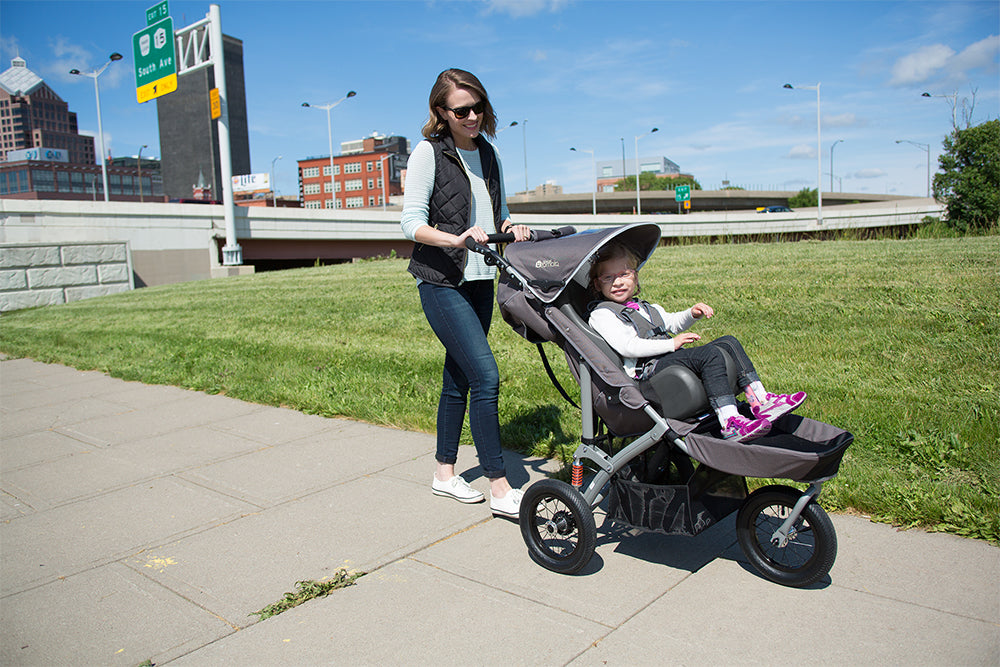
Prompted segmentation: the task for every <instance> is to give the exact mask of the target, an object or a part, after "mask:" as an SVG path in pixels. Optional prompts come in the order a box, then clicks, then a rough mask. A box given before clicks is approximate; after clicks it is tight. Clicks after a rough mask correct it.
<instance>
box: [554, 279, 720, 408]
mask: <svg viewBox="0 0 1000 667" xmlns="http://www.w3.org/2000/svg"><path fill="white" fill-rule="evenodd" d="M557 305H558V308H559V310H560V312H562V313H563V315H565V316H566V317H567V318H568V319H569V320H570V321H571V322H572V323H573V324H574V325H575V326H576V327H577V328H578V329H579V330H580V331H582V332H583V333H584V334H585V335H586V336H587V337H588V338H589V339H590V340H591V342H593V344H594V346H596V347H597V348H598V349H599V350H600V351H601V352H602V353H603V354H604V356H605V357H607V359H609V360H610V361H612V362H614V363H615V364H617V365H618V366H619V367H622V366H623V365H624V359H622V357H621V355H620V354H618V353H617V352H615V350H614V349H613V348H612V347H611V346H610V345H608V342H607V341H606V340H604V337H603V336H601V335H600V334H599V333H597V332H596V331H594V329H593V328H592V327H591V326H590V324H589V323H588V322H587V318H586V317H585V316H584V315H583V313H586V312H587V305H588V295H587V291H586V289H585V288H581V287H580V285H579V283H578V282H571V283H570V284H569V285H567V289H566V290H565V292H564V297H563V300H561V301H560V303H559V304H557ZM721 351H722V353H723V356H724V357H725V358H726V374H727V375H728V377H729V385H730V387H731V388H732V389H733V392H734V393H736V392H737V391H738V385H737V384H736V364H735V363H734V362H733V360H732V359H731V358H730V357H729V355H728V354H727V353H726V351H725V350H721ZM636 385H637V386H638V387H639V391H641V392H642V395H643V397H645V398H646V400H648V401H649V402H650V403H652V404H653V405H654V406H655V407H656V408H657V412H659V413H660V414H661V415H662V416H663V417H664V418H667V419H679V420H689V419H692V418H701V417H702V416H704V415H705V414H707V413H710V412H711V407H710V406H709V403H708V396H707V395H706V394H705V386H704V385H703V384H702V381H701V378H699V377H698V376H697V375H696V374H695V373H694V372H692V371H691V370H690V369H688V368H686V367H684V366H681V365H676V366H667V367H666V368H663V369H661V370H660V371H658V372H657V373H656V374H655V375H653V377H651V378H648V379H646V380H637V381H636Z"/></svg>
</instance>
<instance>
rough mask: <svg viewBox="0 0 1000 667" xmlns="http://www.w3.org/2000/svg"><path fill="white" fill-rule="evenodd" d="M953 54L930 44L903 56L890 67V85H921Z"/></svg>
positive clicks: (944, 48) (939, 45)
mask: <svg viewBox="0 0 1000 667" xmlns="http://www.w3.org/2000/svg"><path fill="white" fill-rule="evenodd" d="M954 55H955V52H954V51H953V50H952V49H951V48H949V47H947V46H945V45H944V44H932V45H930V46H924V47H921V48H920V49H918V50H917V51H916V52H914V53H911V54H910V55H908V56H903V57H902V58H900V59H899V60H897V61H896V64H895V65H893V66H892V80H891V81H889V83H890V84H892V85H897V86H903V85H906V84H910V83H921V82H923V81H926V80H927V79H930V78H931V77H932V76H934V75H935V74H936V73H937V72H938V71H939V70H941V69H942V68H944V66H945V65H946V64H947V63H948V60H949V59H950V58H951V57H952V56H954Z"/></svg>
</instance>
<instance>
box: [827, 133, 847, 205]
mask: <svg viewBox="0 0 1000 667" xmlns="http://www.w3.org/2000/svg"><path fill="white" fill-rule="evenodd" d="M842 143H844V140H843V139H837V140H836V141H835V142H833V144H831V146H830V192H833V149H834V148H836V147H837V144H842Z"/></svg>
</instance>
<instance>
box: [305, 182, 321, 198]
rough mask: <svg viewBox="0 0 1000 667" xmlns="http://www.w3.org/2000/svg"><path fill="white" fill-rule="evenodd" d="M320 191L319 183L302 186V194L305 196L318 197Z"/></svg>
mask: <svg viewBox="0 0 1000 667" xmlns="http://www.w3.org/2000/svg"><path fill="white" fill-rule="evenodd" d="M319 191H320V185H319V183H306V184H305V185H303V186H302V194H304V195H318V194H319Z"/></svg>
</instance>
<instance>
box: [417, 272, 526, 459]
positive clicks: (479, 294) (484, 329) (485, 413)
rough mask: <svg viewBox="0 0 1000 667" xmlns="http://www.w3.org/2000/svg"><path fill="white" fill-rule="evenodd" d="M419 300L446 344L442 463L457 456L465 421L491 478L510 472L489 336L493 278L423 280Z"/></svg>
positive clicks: (439, 435)
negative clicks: (446, 282)
mask: <svg viewBox="0 0 1000 667" xmlns="http://www.w3.org/2000/svg"><path fill="white" fill-rule="evenodd" d="M418 290H419V292H420V305H421V306H423V309H424V315H425V316H426V317H427V322H428V323H429V324H430V325H431V329H433V330H434V333H435V334H436V335H437V337H438V340H440V341H441V344H442V345H444V349H445V357H444V373H443V374H442V383H441V400H440V401H439V402H438V414H437V454H436V456H435V458H436V459H437V461H438V463H445V464H454V463H455V462H456V461H457V460H458V442H459V437H460V436H461V434H462V425H463V424H464V423H465V408H466V402H468V406H469V428H470V430H471V431H472V440H473V442H474V443H475V444H476V453H477V454H478V456H479V463H480V465H481V466H482V468H483V475H484V476H485V477H487V478H489V479H497V478H499V477H505V476H506V474H507V473H506V471H505V469H504V463H503V452H502V450H501V447H500V417H499V415H498V411H497V404H498V401H499V397H500V371H499V369H498V368H497V362H496V359H494V358H493V350H491V349H490V345H489V342H488V341H487V340H486V335H487V334H488V333H489V330H490V321H491V320H492V318H493V281H492V280H472V281H469V282H465V283H463V284H462V285H460V286H458V287H444V286H441V285H432V284H431V283H426V282H424V283H420V285H419V286H418Z"/></svg>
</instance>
